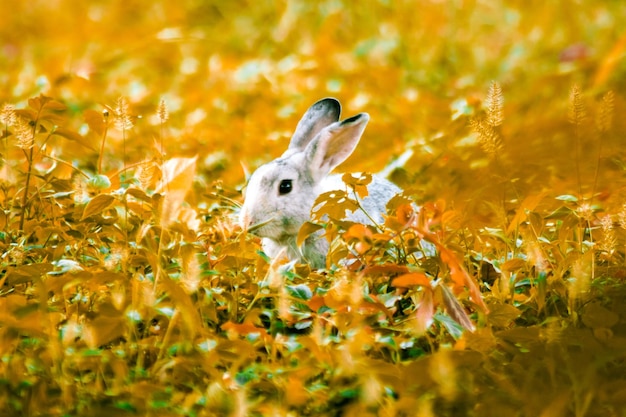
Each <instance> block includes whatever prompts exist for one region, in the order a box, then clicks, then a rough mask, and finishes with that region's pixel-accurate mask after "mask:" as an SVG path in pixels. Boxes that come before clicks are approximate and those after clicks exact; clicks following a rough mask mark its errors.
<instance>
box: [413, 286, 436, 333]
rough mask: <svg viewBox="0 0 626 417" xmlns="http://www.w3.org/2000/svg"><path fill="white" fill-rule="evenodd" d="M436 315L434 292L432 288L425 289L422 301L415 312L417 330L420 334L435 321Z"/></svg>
mask: <svg viewBox="0 0 626 417" xmlns="http://www.w3.org/2000/svg"><path fill="white" fill-rule="evenodd" d="M434 315H435V304H434V301H433V292H432V290H431V289H430V288H428V289H427V290H426V291H424V293H423V295H422V302H421V303H420V305H419V307H418V308H417V311H416V313H415V321H416V323H415V324H416V331H417V333H418V334H422V333H424V332H425V331H426V330H428V328H429V327H430V325H431V324H432V323H433V316H434Z"/></svg>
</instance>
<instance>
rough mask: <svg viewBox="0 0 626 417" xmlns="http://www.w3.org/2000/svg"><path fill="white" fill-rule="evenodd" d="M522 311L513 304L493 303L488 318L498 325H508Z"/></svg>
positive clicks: (494, 324)
mask: <svg viewBox="0 0 626 417" xmlns="http://www.w3.org/2000/svg"><path fill="white" fill-rule="evenodd" d="M521 314H522V312H521V311H520V310H519V309H518V308H516V307H514V306H512V305H511V304H504V303H498V304H491V305H490V306H489V314H488V315H487V318H488V320H489V323H491V324H492V325H493V326H496V327H508V326H509V325H510V324H511V323H512V322H513V320H515V319H516V318H518V317H519V316H520V315H521Z"/></svg>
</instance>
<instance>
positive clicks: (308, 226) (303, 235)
mask: <svg viewBox="0 0 626 417" xmlns="http://www.w3.org/2000/svg"><path fill="white" fill-rule="evenodd" d="M322 227H323V226H322V225H320V224H316V223H312V222H304V224H303V225H302V226H301V227H300V230H299V231H298V237H297V239H296V244H297V245H298V247H300V246H302V244H303V243H304V241H305V240H306V239H307V238H308V237H309V236H311V235H312V234H313V233H315V232H317V231H318V230H320V229H321V228H322Z"/></svg>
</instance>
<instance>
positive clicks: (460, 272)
mask: <svg viewBox="0 0 626 417" xmlns="http://www.w3.org/2000/svg"><path fill="white" fill-rule="evenodd" d="M433 243H435V245H436V246H437V249H439V253H440V256H441V260H442V261H443V262H445V263H446V264H447V265H448V268H449V269H450V277H451V278H452V280H453V281H454V284H455V286H457V287H467V288H468V290H469V293H470V296H471V297H472V300H473V301H474V302H475V303H476V305H478V306H479V307H480V308H482V309H483V311H485V312H488V311H489V309H488V308H487V305H486V304H485V302H484V301H483V298H482V295H481V293H480V289H479V288H478V283H477V282H476V281H475V280H474V279H473V278H472V277H471V276H470V275H469V274H468V273H467V271H466V270H465V268H463V267H462V266H461V263H460V262H459V260H458V259H457V257H456V256H455V255H454V253H452V251H450V250H449V249H448V248H446V247H445V246H443V245H442V244H441V243H439V242H433Z"/></svg>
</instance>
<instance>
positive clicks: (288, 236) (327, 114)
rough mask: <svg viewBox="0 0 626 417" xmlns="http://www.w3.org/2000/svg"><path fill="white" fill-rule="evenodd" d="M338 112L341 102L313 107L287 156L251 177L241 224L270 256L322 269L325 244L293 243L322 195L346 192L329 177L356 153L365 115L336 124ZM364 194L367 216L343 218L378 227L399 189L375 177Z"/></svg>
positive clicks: (310, 240)
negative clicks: (284, 187)
mask: <svg viewBox="0 0 626 417" xmlns="http://www.w3.org/2000/svg"><path fill="white" fill-rule="evenodd" d="M340 111H341V108H340V105H339V102H338V101H337V100H335V99H332V98H326V99H323V100H320V101H318V102H317V103H315V104H313V105H312V106H311V107H310V108H309V109H308V110H307V111H306V112H305V114H304V115H303V116H302V119H301V120H300V122H299V123H298V126H297V128H296V131H295V132H294V135H293V137H292V139H291V142H290V144H289V148H288V149H287V151H286V152H285V153H284V154H283V155H282V156H281V157H280V158H278V159H275V160H274V161H271V162H269V163H267V164H265V165H262V166H260V167H259V168H258V169H257V170H256V171H255V172H254V173H253V174H252V176H251V177H250V180H249V182H248V186H247V188H246V193H245V201H244V204H243V207H242V209H241V213H240V217H239V219H240V223H241V226H242V227H243V228H244V229H251V232H252V233H254V234H256V235H258V236H260V237H262V238H263V249H264V251H265V252H266V254H267V255H268V256H270V257H275V256H277V255H278V254H279V252H280V251H281V250H285V252H286V255H287V256H288V257H289V259H290V260H293V261H307V262H309V263H310V264H311V266H312V267H314V268H323V267H324V266H326V254H327V253H328V242H327V241H326V239H324V238H321V237H320V236H319V235H318V234H314V235H312V236H310V237H309V238H308V239H307V240H306V241H305V242H304V244H303V247H301V248H298V247H297V245H296V238H297V236H298V231H299V230H300V227H301V226H302V224H304V222H306V221H307V220H309V219H310V216H311V209H312V208H313V204H314V202H315V200H316V199H317V197H318V196H319V195H320V194H322V193H325V192H328V191H332V190H345V189H346V185H345V184H344V183H343V182H342V180H341V176H339V175H329V173H330V172H331V171H332V170H333V169H334V168H335V167H336V166H337V165H339V164H341V163H342V162H343V161H344V160H345V159H346V158H348V156H350V154H351V153H352V152H353V151H354V148H355V147H356V145H357V144H358V142H359V139H360V138H361V135H362V133H363V130H364V129H365V126H366V125H367V122H368V121H369V115H368V114H367V113H361V114H358V115H356V116H354V117H351V118H349V119H346V120H344V121H342V122H339V121H338V120H339V114H340ZM283 180H291V185H292V189H291V191H290V192H289V193H287V194H280V192H279V185H280V183H281V181H283ZM368 191H369V195H368V196H367V197H366V198H365V199H363V201H361V202H360V203H361V206H362V207H363V209H364V210H365V211H366V212H367V215H366V214H365V213H363V212H362V211H356V212H354V213H350V212H348V213H346V217H345V218H346V219H348V220H351V221H355V222H359V223H364V224H371V220H370V217H372V218H373V219H374V220H375V221H376V222H382V221H383V213H384V212H385V207H386V205H387V202H388V201H389V199H390V198H391V197H393V196H394V195H395V194H397V193H398V192H400V189H399V188H398V187H396V186H395V185H393V184H392V183H390V182H389V181H387V180H385V179H383V178H380V177H377V176H373V179H372V183H371V184H370V185H369V186H368ZM368 216H369V217H368Z"/></svg>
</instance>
